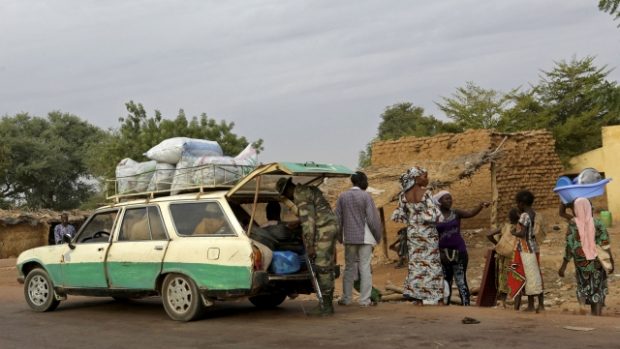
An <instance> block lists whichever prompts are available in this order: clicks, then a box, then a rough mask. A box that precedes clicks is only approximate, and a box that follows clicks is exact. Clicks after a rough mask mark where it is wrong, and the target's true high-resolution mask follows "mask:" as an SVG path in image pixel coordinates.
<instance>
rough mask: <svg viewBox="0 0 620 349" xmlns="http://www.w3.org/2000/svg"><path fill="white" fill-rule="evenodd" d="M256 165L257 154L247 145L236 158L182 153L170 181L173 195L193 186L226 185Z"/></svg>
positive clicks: (235, 180)
mask: <svg viewBox="0 0 620 349" xmlns="http://www.w3.org/2000/svg"><path fill="white" fill-rule="evenodd" d="M257 163H258V154H257V153H256V149H254V148H253V147H252V145H248V146H247V147H246V148H245V149H244V150H243V151H241V152H240V153H239V155H237V156H236V157H234V158H233V157H230V156H196V155H195V154H194V153H193V152H183V155H182V157H181V160H180V161H179V163H178V164H177V167H176V168H177V169H176V172H175V174H174V179H173V180H172V188H171V189H172V191H173V193H176V192H178V190H182V189H184V188H188V187H194V186H200V185H205V186H217V185H228V184H233V183H235V182H237V181H238V180H239V179H240V178H242V177H243V176H245V175H247V174H248V173H249V172H250V171H251V170H252V169H254V167H256V164H257Z"/></svg>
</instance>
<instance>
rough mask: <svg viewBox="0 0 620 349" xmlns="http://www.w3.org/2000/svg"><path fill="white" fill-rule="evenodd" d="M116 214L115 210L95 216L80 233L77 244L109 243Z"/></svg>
mask: <svg viewBox="0 0 620 349" xmlns="http://www.w3.org/2000/svg"><path fill="white" fill-rule="evenodd" d="M117 214H118V212H117V211H116V210H115V211H107V212H101V213H97V214H95V215H94V216H93V217H92V218H91V219H90V220H89V221H88V223H86V225H85V226H84V228H83V229H82V230H81V231H80V233H79V235H78V237H77V243H89V242H107V241H109V240H110V235H111V234H112V229H113V228H114V221H115V220H116V215H117Z"/></svg>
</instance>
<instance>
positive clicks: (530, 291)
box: [512, 190, 545, 312]
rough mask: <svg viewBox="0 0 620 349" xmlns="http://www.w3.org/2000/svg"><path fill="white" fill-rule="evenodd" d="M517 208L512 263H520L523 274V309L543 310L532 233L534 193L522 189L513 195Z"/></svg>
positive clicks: (534, 237) (537, 262)
mask: <svg viewBox="0 0 620 349" xmlns="http://www.w3.org/2000/svg"><path fill="white" fill-rule="evenodd" d="M515 201H516V203H517V208H518V209H519V212H520V213H521V216H520V217H519V222H518V223H517V226H516V228H515V230H514V231H513V233H512V235H514V236H516V237H517V238H518V240H517V248H516V249H515V258H514V261H513V263H512V264H516V265H521V266H522V269H523V273H524V275H523V276H525V287H524V292H525V295H527V309H526V310H525V311H534V310H536V312H540V311H543V310H545V305H544V293H543V281H542V273H541V270H540V264H539V260H538V258H539V257H538V253H539V250H538V244H537V243H536V236H535V234H534V222H535V220H536V212H535V211H534V209H533V208H532V205H533V204H534V194H532V192H530V191H528V190H523V191H520V192H518V193H517V195H516V196H515ZM536 297H538V307H537V308H536V309H534V300H535V298H536ZM520 303H521V302H520V295H517V299H516V301H515V309H517V310H518V309H519V306H520Z"/></svg>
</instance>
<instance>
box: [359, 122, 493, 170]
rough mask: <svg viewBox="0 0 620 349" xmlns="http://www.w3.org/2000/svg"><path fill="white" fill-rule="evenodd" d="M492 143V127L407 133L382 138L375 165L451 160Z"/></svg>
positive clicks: (375, 151) (374, 147)
mask: <svg viewBox="0 0 620 349" xmlns="http://www.w3.org/2000/svg"><path fill="white" fill-rule="evenodd" d="M490 146H491V139H490V132H489V131H488V130H468V131H465V132H463V133H457V134H448V133H445V134H440V135H437V136H434V137H403V138H400V139H398V140H393V141H379V142H375V143H373V145H372V158H371V160H372V165H373V166H393V165H399V164H411V165H412V166H413V165H416V164H417V163H427V162H429V161H431V162H432V161H441V160H450V159H453V158H456V157H459V156H462V155H466V154H470V153H475V152H480V151H484V150H486V149H488V148H489V147H490Z"/></svg>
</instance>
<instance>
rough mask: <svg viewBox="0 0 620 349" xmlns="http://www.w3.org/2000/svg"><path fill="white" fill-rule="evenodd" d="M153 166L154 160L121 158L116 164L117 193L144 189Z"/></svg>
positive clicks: (154, 164)
mask: <svg viewBox="0 0 620 349" xmlns="http://www.w3.org/2000/svg"><path fill="white" fill-rule="evenodd" d="M155 166H156V162H155V161H145V162H136V161H134V160H132V159H130V158H125V159H123V160H121V161H120V162H119V163H118V165H117V166H116V181H117V194H124V193H130V192H143V191H146V189H147V188H148V185H149V183H150V182H151V177H152V176H153V173H154V172H155Z"/></svg>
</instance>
